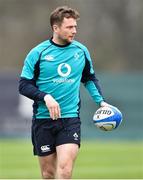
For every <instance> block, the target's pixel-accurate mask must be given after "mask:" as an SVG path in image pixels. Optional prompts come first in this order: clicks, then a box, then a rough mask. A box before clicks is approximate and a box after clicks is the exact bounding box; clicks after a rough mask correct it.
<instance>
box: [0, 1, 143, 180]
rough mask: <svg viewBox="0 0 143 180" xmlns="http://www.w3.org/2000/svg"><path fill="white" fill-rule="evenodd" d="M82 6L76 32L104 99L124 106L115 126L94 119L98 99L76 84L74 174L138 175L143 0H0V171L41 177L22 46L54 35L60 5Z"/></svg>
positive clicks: (141, 167)
mask: <svg viewBox="0 0 143 180" xmlns="http://www.w3.org/2000/svg"><path fill="white" fill-rule="evenodd" d="M62 5H68V6H71V7H72V8H76V9H77V10H78V11H79V12H80V16H81V18H80V21H79V22H78V33H77V36H76V40H78V41H80V42H81V43H84V44H85V45H86V46H87V47H88V49H89V51H90V53H91V57H92V59H93V65H94V68H95V71H96V73H97V77H98V78H99V80H100V84H101V87H102V90H103V94H104V96H105V99H106V100H107V102H109V103H110V104H112V105H115V106H117V107H118V108H119V109H120V110H121V112H122V113H123V122H122V124H121V125H120V127H119V128H118V129H116V130H114V131H112V132H103V131H101V130H99V129H97V128H96V127H95V126H94V125H93V122H92V117H93V114H94V112H95V111H96V109H97V108H98V107H97V105H96V104H94V102H93V101H92V99H91V97H90V96H89V94H88V93H87V91H86V90H85V89H84V88H83V86H82V85H81V100H82V104H81V121H82V144H81V148H80V153H79V156H78V159H77V161H76V163H75V168H74V173H73V178H79V179H80V178H82V179H84V178H87V179H112V178H114V179H143V95H142V94H143V61H142V59H143V50H142V49H143V33H142V32H143V21H142V19H143V11H142V9H143V1H142V0H88V1H87V0H40V1H39V0H24V1H22V0H0V24H1V25H0V55H1V58H0V102H1V103H0V178H10V179H11V178H13V179H22V178H23V179H28V178H40V171H39V166H38V161H37V158H36V157H34V156H33V155H32V145H31V142H30V126H31V114H32V113H31V103H32V102H31V101H29V100H28V99H26V98H24V97H22V96H19V93H18V80H19V75H20V72H21V68H22V65H23V61H24V58H25V56H26V54H27V53H28V52H29V50H30V49H32V48H33V47H34V46H35V45H37V44H38V43H40V42H41V41H44V40H45V39H48V38H50V37H51V35H52V32H51V28H50V24H49V15H50V13H51V11H52V10H53V9H54V8H56V7H57V6H62Z"/></svg>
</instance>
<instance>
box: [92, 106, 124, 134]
mask: <svg viewBox="0 0 143 180" xmlns="http://www.w3.org/2000/svg"><path fill="white" fill-rule="evenodd" d="M93 122H94V124H95V125H96V127H97V128H99V129H101V130H104V131H111V130H113V129H116V128H117V127H118V126H119V125H120V124H121V122H122V113H121V112H120V110H119V109H118V108H116V107H114V106H110V107H107V106H104V107H100V108H99V109H98V110H97V111H96V112H95V114H94V116H93Z"/></svg>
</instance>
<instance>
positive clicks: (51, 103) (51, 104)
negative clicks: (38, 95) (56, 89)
mask: <svg viewBox="0 0 143 180" xmlns="http://www.w3.org/2000/svg"><path fill="white" fill-rule="evenodd" d="M44 101H45V103H46V106H47V108H48V110H49V113H50V117H51V118H52V119H53V120H57V119H58V118H60V117H61V110H60V106H59V103H58V102H57V101H56V100H55V99H54V98H53V97H52V96H51V95H49V94H47V95H46V96H45V97H44Z"/></svg>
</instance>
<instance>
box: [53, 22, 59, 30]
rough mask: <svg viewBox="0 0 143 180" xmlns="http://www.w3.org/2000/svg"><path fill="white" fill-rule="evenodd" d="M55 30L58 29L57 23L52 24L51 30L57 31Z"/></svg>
mask: <svg viewBox="0 0 143 180" xmlns="http://www.w3.org/2000/svg"><path fill="white" fill-rule="evenodd" d="M57 30H58V25H57V24H54V25H53V31H54V32H57Z"/></svg>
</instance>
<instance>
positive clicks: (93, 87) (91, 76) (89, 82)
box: [81, 49, 104, 104]
mask: <svg viewBox="0 0 143 180" xmlns="http://www.w3.org/2000/svg"><path fill="white" fill-rule="evenodd" d="M81 82H82V83H83V84H84V86H85V87H86V89H87V90H88V92H89V94H90V95H91V97H92V98H93V100H94V101H95V102H96V103H97V104H100V102H101V101H103V100H104V98H103V95H102V91H101V87H100V85H99V81H98V79H97V77H96V74H95V72H94V69H93V65H92V60H91V57H90V54H89V52H88V50H87V49H86V50H85V67H84V70H83V73H82V78H81Z"/></svg>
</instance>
